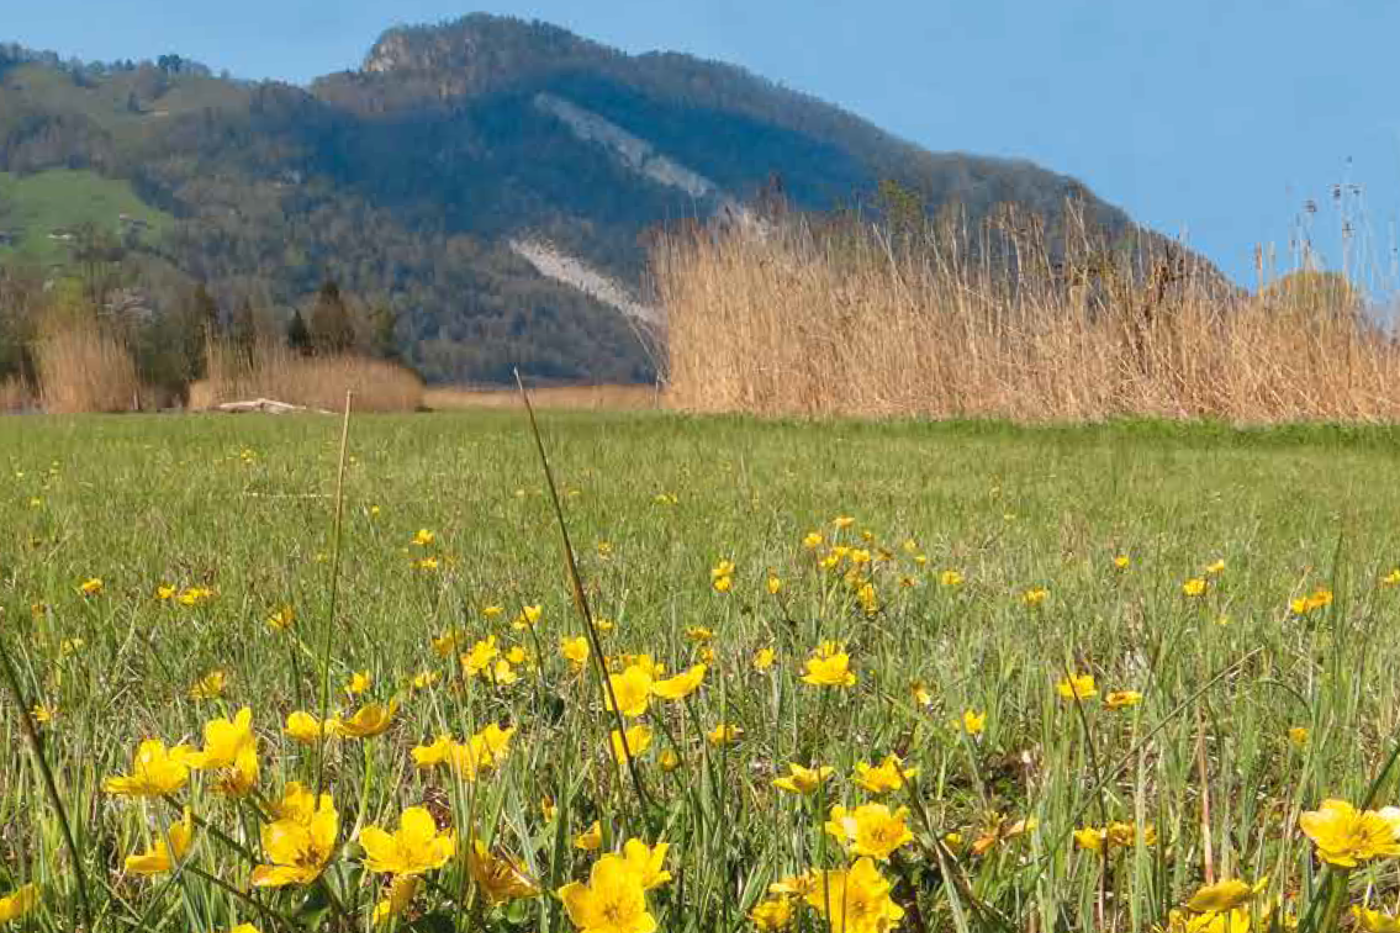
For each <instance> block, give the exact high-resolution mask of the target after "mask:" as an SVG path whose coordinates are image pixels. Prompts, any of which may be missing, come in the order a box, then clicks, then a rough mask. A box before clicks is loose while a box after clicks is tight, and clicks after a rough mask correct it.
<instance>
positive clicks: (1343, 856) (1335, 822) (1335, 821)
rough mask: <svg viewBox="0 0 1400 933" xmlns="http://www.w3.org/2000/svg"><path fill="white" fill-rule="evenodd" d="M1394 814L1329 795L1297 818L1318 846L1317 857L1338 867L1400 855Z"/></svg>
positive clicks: (1353, 866) (1350, 866) (1347, 866)
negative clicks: (1318, 805)
mask: <svg viewBox="0 0 1400 933" xmlns="http://www.w3.org/2000/svg"><path fill="white" fill-rule="evenodd" d="M1397 816H1400V815H1397ZM1397 816H1392V815H1391V814H1390V812H1389V811H1387V812H1385V813H1378V812H1376V811H1375V810H1357V809H1356V808H1355V807H1353V806H1352V805H1351V804H1349V803H1347V802H1346V801H1345V800H1335V799H1330V800H1324V801H1322V806H1321V807H1319V808H1318V809H1317V810H1310V811H1308V812H1307V813H1304V814H1303V815H1302V817H1301V818H1299V821H1298V822H1299V825H1301V826H1302V828H1303V832H1304V833H1306V834H1307V836H1308V838H1309V839H1311V840H1312V841H1313V844H1314V845H1316V846H1317V855H1318V858H1320V859H1322V860H1323V861H1324V862H1327V863H1328V864H1329V865H1336V866H1337V867H1338V868H1355V867H1356V866H1357V865H1358V864H1360V863H1361V862H1365V861H1369V860H1371V859H1377V858H1390V857H1392V856H1395V855H1400V841H1397V839H1396V829H1397V828H1400V826H1398V825H1397V824H1398V823H1400V819H1397Z"/></svg>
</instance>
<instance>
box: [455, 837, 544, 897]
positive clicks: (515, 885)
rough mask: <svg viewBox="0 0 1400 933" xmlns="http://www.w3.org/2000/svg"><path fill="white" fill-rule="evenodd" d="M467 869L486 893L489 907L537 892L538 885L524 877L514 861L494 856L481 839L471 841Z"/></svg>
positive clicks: (533, 894)
mask: <svg viewBox="0 0 1400 933" xmlns="http://www.w3.org/2000/svg"><path fill="white" fill-rule="evenodd" d="M467 870H468V871H470V872H471V875H472V879H473V880H474V881H476V884H477V887H479V888H480V889H481V890H482V892H484V893H485V895H486V902H487V903H488V904H503V903H505V902H506V901H513V900H518V899H521V898H526V897H535V896H536V895H538V894H539V893H540V888H539V885H537V884H536V883H535V882H534V881H533V880H532V879H531V878H530V876H529V875H527V874H525V870H524V869H523V868H521V867H520V865H519V864H518V863H517V862H516V861H515V859H513V858H510V857H509V856H505V855H496V854H494V853H493V852H492V851H491V850H490V849H489V848H487V846H486V843H484V842H482V841H481V840H480V839H473V840H472V848H471V851H469V852H468V853H467Z"/></svg>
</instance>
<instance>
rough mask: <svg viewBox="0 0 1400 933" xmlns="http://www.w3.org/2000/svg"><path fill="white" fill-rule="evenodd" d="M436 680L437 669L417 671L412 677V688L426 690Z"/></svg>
mask: <svg viewBox="0 0 1400 933" xmlns="http://www.w3.org/2000/svg"><path fill="white" fill-rule="evenodd" d="M437 682H438V673H437V671H419V672H418V673H417V674H416V675H414V678H413V689H414V690H427V689H428V688H429V687H431V686H432V685H433V684H435V683H437Z"/></svg>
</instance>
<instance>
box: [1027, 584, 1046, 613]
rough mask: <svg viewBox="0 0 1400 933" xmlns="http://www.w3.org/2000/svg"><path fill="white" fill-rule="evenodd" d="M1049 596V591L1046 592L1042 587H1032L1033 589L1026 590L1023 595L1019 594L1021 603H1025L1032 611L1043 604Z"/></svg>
mask: <svg viewBox="0 0 1400 933" xmlns="http://www.w3.org/2000/svg"><path fill="white" fill-rule="evenodd" d="M1049 596H1050V591H1049V590H1047V589H1046V588H1045V587H1043V586H1037V587H1033V588H1031V589H1029V590H1026V591H1025V592H1024V593H1022V594H1021V602H1023V603H1025V604H1026V605H1027V606H1030V607H1031V608H1032V609H1034V608H1036V607H1037V606H1039V605H1040V604H1041V603H1043V602H1045V600H1046V599H1047V598H1049Z"/></svg>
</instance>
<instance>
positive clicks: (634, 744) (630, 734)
mask: <svg viewBox="0 0 1400 933" xmlns="http://www.w3.org/2000/svg"><path fill="white" fill-rule="evenodd" d="M650 747H651V727H650V726H632V727H631V728H629V729H628V730H627V748H626V749H625V750H624V749H623V747H622V734H621V733H619V732H618V731H617V730H616V729H614V730H613V731H612V748H613V755H615V756H616V757H617V760H618V761H626V760H627V757H628V755H631V757H633V758H636V757H638V756H639V755H641V754H642V752H645V751H646V750H647V749H648V748H650Z"/></svg>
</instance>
